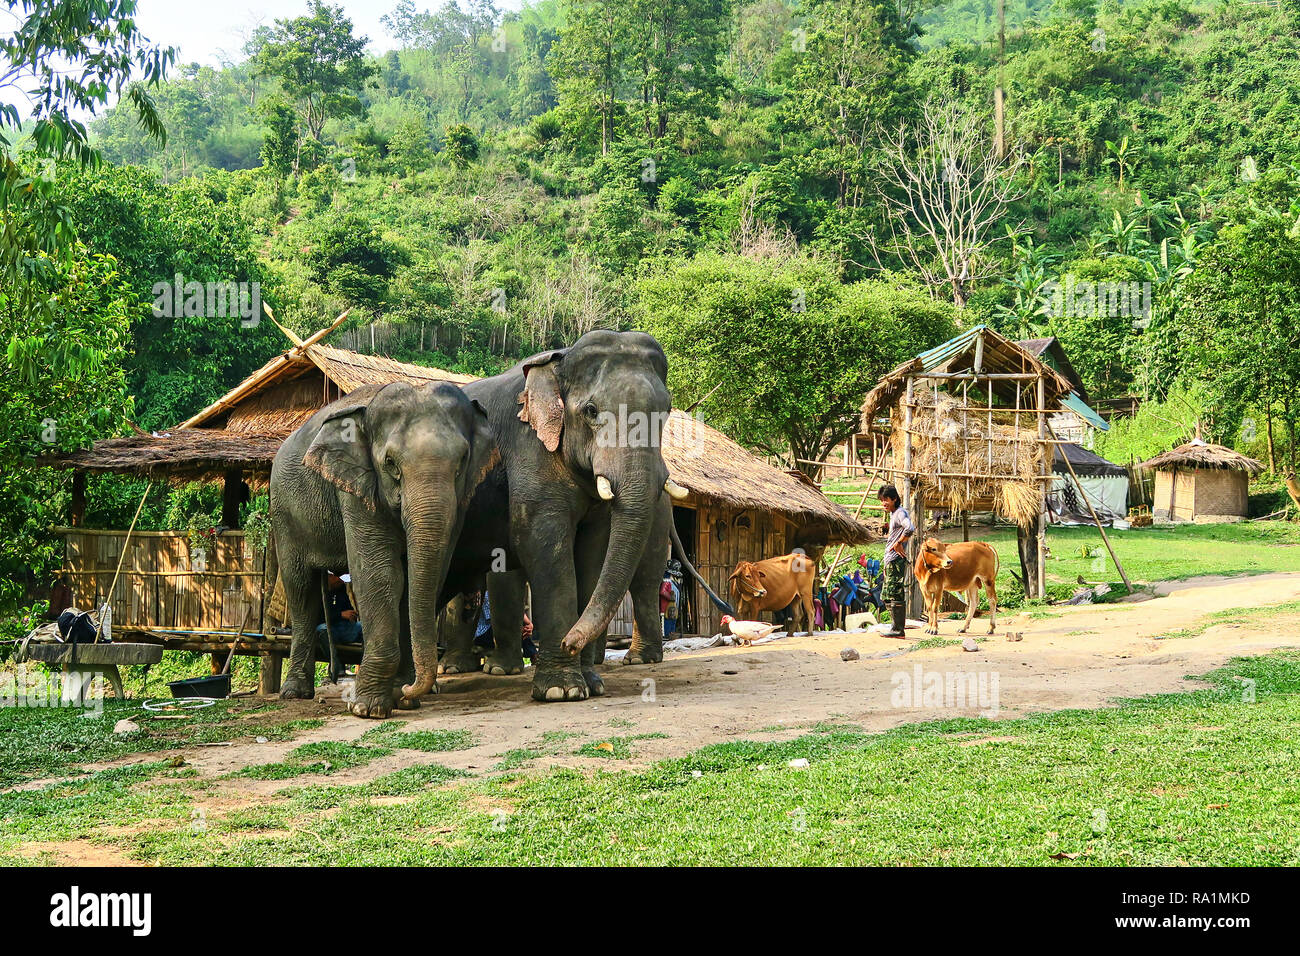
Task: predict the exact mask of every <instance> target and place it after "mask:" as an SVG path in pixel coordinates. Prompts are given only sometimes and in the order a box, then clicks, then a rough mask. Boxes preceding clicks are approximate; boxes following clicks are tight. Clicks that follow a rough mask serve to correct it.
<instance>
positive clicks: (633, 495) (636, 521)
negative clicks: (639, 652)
mask: <svg viewBox="0 0 1300 956" xmlns="http://www.w3.org/2000/svg"><path fill="white" fill-rule="evenodd" d="M647 473H649V474H653V473H654V469H651V468H647V469H644V470H642V469H635V470H631V471H630V472H629V473H628V476H627V477H626V478H625V479H623V480H621V481H619V482H618V486H617V488H616V489H614V499H613V504H612V506H611V507H612V508H613V513H612V515H611V518H610V530H609V547H608V550H607V551H606V552H605V563H604V564H603V565H602V566H601V569H600V577H598V578H597V579H596V586H595V589H594V590H593V591H592V592H591V600H589V601H588V602H587V607H586V608H585V609H584V610H583V612H582V616H581V617H579V618H578V622H577V623H576V624H574V625H573V627H571V628H570V629H569V633H568V634H566V635H565V637H564V645H563V646H564V649H565V650H566V651H568V652H569V653H570V654H577V653H578V652H579V651H581V650H582V649H583V648H584V647H585V646H586V645H587V644H588V643H589V642H590V641H592V640H593V639H595V638H597V637H599V636H600V635H601V634H603V633H605V628H606V626H607V625H608V624H609V619H610V618H612V617H613V616H614V612H616V611H617V610H618V606H619V603H620V602H622V600H623V595H624V594H626V593H627V589H628V587H629V586H630V585H631V584H632V576H633V575H634V574H635V573H636V568H637V565H638V564H639V563H640V561H641V554H642V552H643V551H644V550H645V543H646V539H647V538H648V537H649V535H650V526H651V523H652V522H653V519H654V509H655V506H656V505H657V504H658V500H659V495H660V492H661V487H662V484H663V483H662V480H661V481H653V482H652V481H648V480H647V478H646V475H647Z"/></svg>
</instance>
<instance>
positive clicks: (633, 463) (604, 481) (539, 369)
mask: <svg viewBox="0 0 1300 956" xmlns="http://www.w3.org/2000/svg"><path fill="white" fill-rule="evenodd" d="M667 374H668V362H667V359H666V358H665V356H664V352H663V349H662V348H660V346H659V343H658V342H656V341H655V340H654V339H653V338H652V337H651V336H649V335H646V334H645V333H641V332H610V331H596V332H588V333H587V334H586V335H584V336H582V338H580V339H579V340H578V341H577V342H576V343H574V344H573V345H572V346H571V347H570V348H567V349H557V350H554V351H549V352H543V353H541V354H539V355H535V356H533V357H531V358H529V359H525V360H524V361H523V362H521V363H519V364H518V365H516V366H515V367H514V368H512V369H510V370H509V371H508V372H504V373H502V374H501V375H497V376H494V377H492V378H486V379H482V380H480V381H477V382H472V383H470V384H469V385H466V386H464V390H465V394H466V395H468V396H469V397H470V398H472V399H473V400H474V401H475V402H476V403H477V404H478V405H480V406H482V407H483V408H484V409H486V411H487V415H488V419H489V421H490V422H491V425H492V428H493V431H494V433H495V435H496V441H497V447H498V449H499V451H500V454H501V459H502V464H503V466H504V468H503V471H502V473H501V476H500V477H501V480H502V481H503V482H504V483H505V484H506V486H507V487H508V492H507V493H508V501H509V547H510V550H511V552H512V558H514V557H517V558H518V561H519V563H520V565H521V566H522V568H523V570H524V572H525V573H526V575H527V578H528V581H529V583H530V585H531V588H532V601H533V626H534V640H536V641H537V644H538V651H539V655H540V656H539V659H538V666H537V670H536V673H535V676H534V679H533V691H532V692H533V698H534V699H536V700H540V701H574V700H583V699H585V698H586V697H587V696H588V695H591V696H599V695H601V694H603V693H604V684H603V682H602V681H601V678H600V676H599V674H597V672H596V670H595V664H596V663H597V654H598V651H599V648H600V647H601V646H602V645H603V641H601V640H599V639H600V638H602V637H603V636H604V634H605V628H606V626H607V625H608V624H609V620H610V618H611V617H613V615H614V613H615V611H616V610H617V609H618V605H619V602H620V601H622V599H623V595H624V594H625V593H628V592H629V591H630V592H631V594H632V598H633V606H634V609H635V616H636V630H637V635H638V637H637V641H638V642H639V646H634V650H635V653H634V654H629V655H628V657H629V659H630V660H631V661H633V662H651V661H658V660H662V657H663V650H662V632H661V630H660V627H661V625H660V621H659V604H658V593H659V584H660V581H661V580H662V579H663V571H664V563H665V561H666V560H667V558H668V547H669V535H670V530H669V529H670V526H671V524H672V505H671V497H672V496H684V495H685V492H684V491H683V490H682V489H681V488H679V487H678V486H677V485H676V484H675V483H674V482H672V481H671V480H670V479H669V477H668V469H667V467H666V466H665V465H664V460H663V455H662V454H661V450H660V441H661V437H662V434H663V426H664V423H665V421H666V420H667V417H668V413H669V411H670V407H671V402H670V398H669V394H668V386H667Z"/></svg>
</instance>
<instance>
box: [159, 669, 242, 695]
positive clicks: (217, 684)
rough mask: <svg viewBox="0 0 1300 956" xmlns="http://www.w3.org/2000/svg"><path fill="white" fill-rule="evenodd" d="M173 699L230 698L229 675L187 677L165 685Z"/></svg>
mask: <svg viewBox="0 0 1300 956" xmlns="http://www.w3.org/2000/svg"><path fill="white" fill-rule="evenodd" d="M167 686H168V687H170V688H171V691H172V696H173V697H215V698H218V699H221V698H225V697H229V696H230V675H229V674H214V675H213V676H211V677H189V678H186V679H185V680H174V681H170V682H169V683H168V684H167Z"/></svg>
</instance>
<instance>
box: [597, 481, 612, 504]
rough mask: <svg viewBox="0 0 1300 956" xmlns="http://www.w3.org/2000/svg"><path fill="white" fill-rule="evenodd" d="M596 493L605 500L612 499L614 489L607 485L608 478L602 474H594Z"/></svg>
mask: <svg viewBox="0 0 1300 956" xmlns="http://www.w3.org/2000/svg"><path fill="white" fill-rule="evenodd" d="M596 494H598V495H600V497H601V498H603V499H604V500H605V501H613V500H614V489H613V488H611V487H610V486H609V479H608V478H606V477H605V476H604V475H597V476H596Z"/></svg>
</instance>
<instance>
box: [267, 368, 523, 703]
mask: <svg viewBox="0 0 1300 956" xmlns="http://www.w3.org/2000/svg"><path fill="white" fill-rule="evenodd" d="M496 461H497V451H496V445H495V443H494V441H493V437H492V431H491V428H490V427H489V425H488V421H487V417H486V415H485V414H484V412H483V409H482V408H481V407H480V406H479V405H478V404H477V403H476V402H474V401H473V400H471V399H470V398H469V397H468V396H466V395H465V393H464V392H462V391H461V390H460V389H459V388H457V387H455V386H454V385H451V384H449V383H445V382H439V383H430V384H426V385H419V386H415V385H411V384H408V383H406V382H392V383H389V384H387V385H383V386H364V387H362V388H360V389H357V390H356V391H354V392H352V393H350V394H349V395H347V396H346V397H344V398H342V399H339V400H338V401H336V402H334V403H333V404H331V405H328V406H326V407H325V408H323V409H321V410H320V411H319V412H317V413H316V414H315V415H313V416H312V417H311V419H310V420H309V421H308V422H307V423H306V424H304V425H303V426H302V427H301V428H299V429H298V430H297V431H296V432H294V433H293V434H292V435H291V436H289V438H288V439H287V440H286V441H285V443H284V445H282V446H281V448H280V450H279V452H278V453H277V454H276V456H275V461H274V463H273V464H272V466H271V523H272V526H273V528H274V533H275V540H276V547H277V556H278V559H279V564H280V575H281V579H282V580H283V582H284V588H285V596H286V599H287V603H288V607H289V612H290V615H291V617H292V622H293V643H292V646H291V649H290V652H289V666H288V674H287V675H286V678H285V681H284V684H283V688H282V690H281V692H280V696H281V697H284V698H310V697H311V696H312V695H313V694H314V691H315V689H314V683H315V674H314V663H315V639H316V628H317V627H318V626H319V624H320V623H321V621H322V619H323V608H322V601H321V592H322V579H323V575H324V573H325V572H326V571H331V570H332V571H336V572H337V571H341V570H342V569H343V568H345V567H346V568H347V569H348V570H349V571H350V573H351V575H352V588H353V592H354V593H355V595H356V601H357V611H358V613H359V614H360V617H361V621H362V623H363V625H364V627H365V638H364V639H365V645H364V650H363V655H362V661H361V667H360V670H359V671H358V675H357V684H356V696H355V698H354V699H353V700H352V701H350V709H351V711H352V712H353V713H354V714H357V715H359V716H363V717H387V716H388V715H389V714H390V713H391V712H392V709H393V707H394V706H401V707H413V706H417V705H418V700H419V698H420V697H421V696H423V695H424V694H427V693H429V692H430V691H432V690H436V689H437V684H436V673H437V663H438V661H437V639H438V611H439V609H440V607H441V605H442V604H443V603H445V597H444V596H443V585H444V583H445V582H446V579H447V574H448V567H449V565H450V563H451V556H452V552H453V549H454V548H455V547H456V545H457V543H458V539H459V538H460V537H461V529H462V526H463V525H464V522H465V515H466V513H467V510H468V506H469V503H470V501H471V499H472V498H473V496H474V492H475V490H476V489H477V488H478V486H479V484H480V483H481V482H482V481H483V478H484V477H485V476H486V475H487V473H488V472H489V471H490V470H491V469H492V468H493V467H494V465H495V464H496ZM408 635H409V643H408V640H406V638H407V637H408ZM407 647H409V648H410V658H407V656H406V653H405V649H406V648H407ZM399 665H400V671H401V672H400V673H399Z"/></svg>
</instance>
